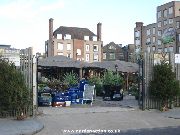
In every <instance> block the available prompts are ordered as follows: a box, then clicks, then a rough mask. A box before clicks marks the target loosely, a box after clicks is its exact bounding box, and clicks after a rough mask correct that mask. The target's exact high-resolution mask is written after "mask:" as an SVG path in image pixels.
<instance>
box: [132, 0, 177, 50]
mask: <svg viewBox="0 0 180 135" xmlns="http://www.w3.org/2000/svg"><path fill="white" fill-rule="evenodd" d="M134 43H135V46H136V50H135V51H136V53H140V52H141V51H146V52H175V53H180V1H172V2H169V3H166V4H164V5H161V6H158V7H157V13H156V23H152V24H149V25H147V26H144V25H143V22H136V27H135V28H134Z"/></svg>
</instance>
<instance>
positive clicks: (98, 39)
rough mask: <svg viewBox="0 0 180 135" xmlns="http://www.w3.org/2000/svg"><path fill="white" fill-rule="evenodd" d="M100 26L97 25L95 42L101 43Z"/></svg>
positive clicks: (100, 24)
mask: <svg viewBox="0 0 180 135" xmlns="http://www.w3.org/2000/svg"><path fill="white" fill-rule="evenodd" d="M101 26H102V23H98V24H97V41H101Z"/></svg>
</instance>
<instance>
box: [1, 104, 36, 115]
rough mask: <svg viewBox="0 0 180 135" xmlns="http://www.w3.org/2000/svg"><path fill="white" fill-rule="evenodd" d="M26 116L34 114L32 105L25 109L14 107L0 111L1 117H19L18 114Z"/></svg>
mask: <svg viewBox="0 0 180 135" xmlns="http://www.w3.org/2000/svg"><path fill="white" fill-rule="evenodd" d="M20 115H23V116H26V117H30V116H33V108H32V106H29V107H27V108H25V109H23V110H21V109H13V110H5V111H0V118H8V117H17V116H20Z"/></svg>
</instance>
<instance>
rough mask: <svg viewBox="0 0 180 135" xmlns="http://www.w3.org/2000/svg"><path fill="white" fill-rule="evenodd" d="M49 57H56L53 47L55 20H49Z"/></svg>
mask: <svg viewBox="0 0 180 135" xmlns="http://www.w3.org/2000/svg"><path fill="white" fill-rule="evenodd" d="M48 56H54V46H53V19H52V18H50V19H49V46H48Z"/></svg>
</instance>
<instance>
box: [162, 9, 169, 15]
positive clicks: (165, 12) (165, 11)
mask: <svg viewBox="0 0 180 135" xmlns="http://www.w3.org/2000/svg"><path fill="white" fill-rule="evenodd" d="M167 15H168V11H167V9H165V10H164V11H163V17H167Z"/></svg>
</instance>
